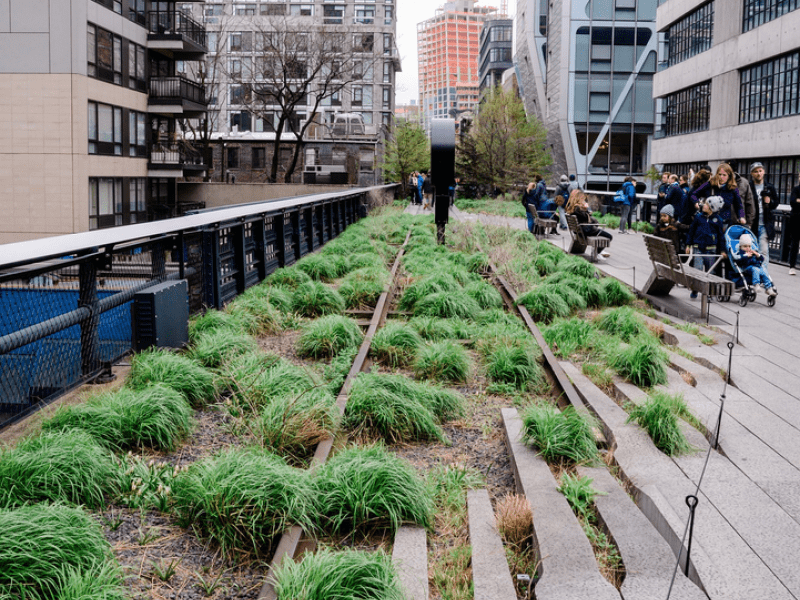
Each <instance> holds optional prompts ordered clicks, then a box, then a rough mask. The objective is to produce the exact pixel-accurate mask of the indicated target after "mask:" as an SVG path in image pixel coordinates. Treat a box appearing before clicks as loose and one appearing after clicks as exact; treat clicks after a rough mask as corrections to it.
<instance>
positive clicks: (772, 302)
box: [767, 296, 775, 307]
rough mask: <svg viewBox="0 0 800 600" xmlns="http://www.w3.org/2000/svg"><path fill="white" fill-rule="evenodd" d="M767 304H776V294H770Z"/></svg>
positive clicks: (770, 305) (771, 305)
mask: <svg viewBox="0 0 800 600" xmlns="http://www.w3.org/2000/svg"><path fill="white" fill-rule="evenodd" d="M767 306H769V307H773V306H775V296H769V297H768V298H767Z"/></svg>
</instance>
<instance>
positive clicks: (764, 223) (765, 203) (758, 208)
mask: <svg viewBox="0 0 800 600" xmlns="http://www.w3.org/2000/svg"><path fill="white" fill-rule="evenodd" d="M765 173H766V171H765V170H764V165H763V164H761V163H760V162H754V163H753V164H752V165H750V191H751V192H752V193H753V200H754V204H755V215H754V216H753V220H752V221H748V222H747V224H748V228H749V229H750V231H752V232H753V233H755V234H756V239H757V240H758V249H759V251H760V253H761V255H762V256H763V257H764V262H763V266H764V268H765V269H766V268H767V266H768V265H769V242H770V241H772V239H773V238H774V237H775V218H774V217H773V216H772V210H773V209H774V208H775V207H776V206H778V202H779V198H778V191H777V190H776V189H775V186H774V185H772V184H771V183H769V182H768V181H766V180H765V179H764V175H765Z"/></svg>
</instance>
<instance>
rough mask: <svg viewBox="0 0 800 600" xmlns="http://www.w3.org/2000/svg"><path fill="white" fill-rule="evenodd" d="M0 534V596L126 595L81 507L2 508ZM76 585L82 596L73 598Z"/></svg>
mask: <svg viewBox="0 0 800 600" xmlns="http://www.w3.org/2000/svg"><path fill="white" fill-rule="evenodd" d="M0 532H2V534H0V535H2V543H0V565H2V567H3V568H2V569H0V598H8V599H9V600H10V599H12V598H28V599H30V600H50V599H59V600H61V599H62V598H70V599H71V598H75V599H76V600H77V599H78V598H81V599H90V600H91V599H93V598H98V600H99V599H100V598H106V599H108V600H117V599H119V600H122V598H124V597H125V594H124V592H123V588H122V586H121V584H122V578H121V575H120V573H119V569H118V567H117V565H116V562H115V560H114V558H113V555H112V553H111V548H110V546H109V545H108V542H107V541H106V539H105V537H103V532H102V530H101V528H100V526H99V525H98V524H97V522H95V520H94V519H92V518H91V517H89V515H87V514H86V513H85V512H84V511H83V510H81V509H80V508H70V507H67V506H60V505H57V504H34V505H31V506H23V507H20V508H15V509H12V510H8V509H5V510H2V509H0ZM92 580H94V581H95V583H94V584H93V585H90V584H91V582H92ZM80 581H82V582H83V584H82V586H81V587H82V588H83V589H84V591H85V592H86V593H85V594H82V595H80V596H76V595H74V593H73V590H74V589H75V588H76V586H77V585H78V584H79V582H80ZM103 592H105V593H103Z"/></svg>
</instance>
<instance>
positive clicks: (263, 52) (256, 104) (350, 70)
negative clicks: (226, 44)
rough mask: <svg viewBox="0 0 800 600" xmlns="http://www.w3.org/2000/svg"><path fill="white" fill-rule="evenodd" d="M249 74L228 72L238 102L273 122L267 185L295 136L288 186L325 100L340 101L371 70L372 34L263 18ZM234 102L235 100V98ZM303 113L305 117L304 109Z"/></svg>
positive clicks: (253, 113)
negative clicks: (289, 136)
mask: <svg viewBox="0 0 800 600" xmlns="http://www.w3.org/2000/svg"><path fill="white" fill-rule="evenodd" d="M254 36H255V39H254V40H253V45H254V48H253V50H254V54H253V60H252V63H251V66H250V72H247V70H246V69H244V68H242V69H241V70H240V71H239V72H232V73H230V78H231V80H233V81H236V82H238V83H240V84H241V87H240V88H239V89H238V90H237V93H238V94H240V97H238V98H236V99H235V100H236V102H237V103H239V104H241V105H244V106H246V107H247V109H248V111H249V112H250V113H251V114H252V115H253V116H254V117H256V118H261V119H263V120H264V121H265V122H267V123H269V124H271V123H274V129H275V141H274V143H273V152H272V164H271V167H270V173H269V175H268V177H267V179H268V181H270V182H275V181H277V179H278V168H279V165H280V149H281V147H282V145H283V144H284V143H285V141H286V140H285V139H284V134H285V133H290V134H292V139H291V142H290V144H291V145H292V147H293V151H292V157H291V160H290V161H289V164H288V165H287V167H286V170H285V172H284V181H285V182H286V183H289V182H290V181H291V177H292V174H293V173H294V171H295V169H296V168H297V163H298V160H299V158H300V154H301V152H302V149H303V145H304V136H305V134H306V132H307V131H308V128H309V126H311V124H312V123H315V122H316V120H317V116H318V115H319V114H320V109H321V107H322V106H323V105H324V104H325V103H326V101H329V100H332V99H334V98H336V97H341V95H343V94H344V93H345V92H346V90H347V89H349V86H350V85H351V84H352V83H353V82H355V81H358V80H361V79H362V78H363V76H364V73H366V72H368V71H371V70H372V67H373V63H374V61H375V58H374V56H375V54H374V48H373V46H374V43H375V40H374V34H371V33H370V34H367V33H355V34H353V33H348V32H347V31H346V30H345V29H342V28H339V29H336V28H333V29H331V28H327V27H325V26H315V27H314V28H313V29H312V30H309V29H308V24H307V22H304V21H303V20H302V19H295V18H291V17H271V18H267V19H265V20H263V21H262V22H261V25H260V27H259V29H258V30H257V31H255V32H254ZM231 100H232V101H233V100H234V99H233V98H232V99H231ZM303 110H304V111H305V112H304V113H303V112H302V111H303Z"/></svg>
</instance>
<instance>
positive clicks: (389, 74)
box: [383, 62, 392, 83]
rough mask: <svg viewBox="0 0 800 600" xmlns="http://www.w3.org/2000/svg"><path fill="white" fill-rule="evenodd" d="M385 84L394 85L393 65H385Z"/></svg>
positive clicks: (387, 63)
mask: <svg viewBox="0 0 800 600" xmlns="http://www.w3.org/2000/svg"><path fill="white" fill-rule="evenodd" d="M383 83H392V63H390V62H385V63H383Z"/></svg>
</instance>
